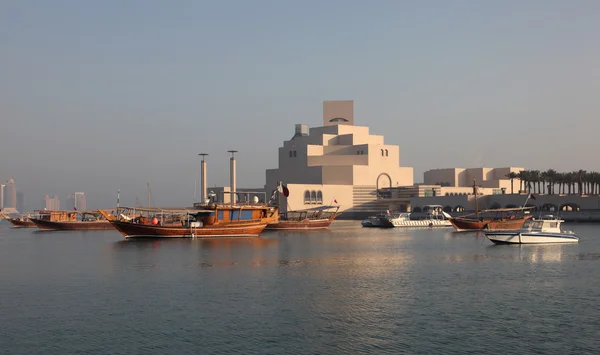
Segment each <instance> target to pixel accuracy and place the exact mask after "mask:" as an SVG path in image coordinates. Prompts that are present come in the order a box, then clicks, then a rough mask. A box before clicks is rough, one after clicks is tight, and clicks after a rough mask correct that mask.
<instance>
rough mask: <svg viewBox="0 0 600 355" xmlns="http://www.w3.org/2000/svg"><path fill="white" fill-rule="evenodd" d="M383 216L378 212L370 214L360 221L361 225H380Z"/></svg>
mask: <svg viewBox="0 0 600 355" xmlns="http://www.w3.org/2000/svg"><path fill="white" fill-rule="evenodd" d="M383 218H385V215H384V214H378V215H377V216H370V217H367V219H365V220H363V221H362V222H360V224H362V226H363V227H381V220H382V219H383Z"/></svg>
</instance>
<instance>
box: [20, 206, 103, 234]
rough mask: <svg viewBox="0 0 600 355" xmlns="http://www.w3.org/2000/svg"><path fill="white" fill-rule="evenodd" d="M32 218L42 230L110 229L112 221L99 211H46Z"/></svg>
mask: <svg viewBox="0 0 600 355" xmlns="http://www.w3.org/2000/svg"><path fill="white" fill-rule="evenodd" d="M45 212H48V213H43V214H41V215H40V216H39V218H30V220H31V222H33V223H34V224H35V226H36V227H38V228H39V229H40V230H42V231H66V230H110V229H113V227H112V226H111V224H110V222H109V221H108V220H107V219H106V218H104V216H103V215H102V214H101V213H100V212H99V211H45Z"/></svg>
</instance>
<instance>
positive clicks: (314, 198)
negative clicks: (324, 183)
mask: <svg viewBox="0 0 600 355" xmlns="http://www.w3.org/2000/svg"><path fill="white" fill-rule="evenodd" d="M310 203H317V192H316V191H315V190H312V191H311V192H310Z"/></svg>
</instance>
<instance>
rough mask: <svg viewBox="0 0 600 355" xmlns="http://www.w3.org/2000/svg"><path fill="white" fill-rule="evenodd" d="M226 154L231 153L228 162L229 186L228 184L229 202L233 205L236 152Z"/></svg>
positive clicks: (231, 151) (230, 151)
mask: <svg viewBox="0 0 600 355" xmlns="http://www.w3.org/2000/svg"><path fill="white" fill-rule="evenodd" d="M227 152H229V153H231V159H230V160H229V170H230V171H229V173H230V179H231V181H230V184H229V191H230V192H229V198H230V200H231V204H234V203H235V197H236V194H235V156H234V154H235V153H237V150H228V151H227Z"/></svg>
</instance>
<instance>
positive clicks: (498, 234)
mask: <svg viewBox="0 0 600 355" xmlns="http://www.w3.org/2000/svg"><path fill="white" fill-rule="evenodd" d="M562 222H564V221H563V220H561V219H558V218H554V217H553V216H547V217H546V218H543V219H532V220H529V221H527V222H526V223H525V224H524V225H523V227H522V228H521V229H519V230H515V231H495V232H485V236H486V237H487V238H488V239H489V240H490V241H492V242H493V243H494V244H547V243H578V242H579V237H577V235H575V233H573V232H572V231H565V230H563V229H562V228H561V223H562Z"/></svg>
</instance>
